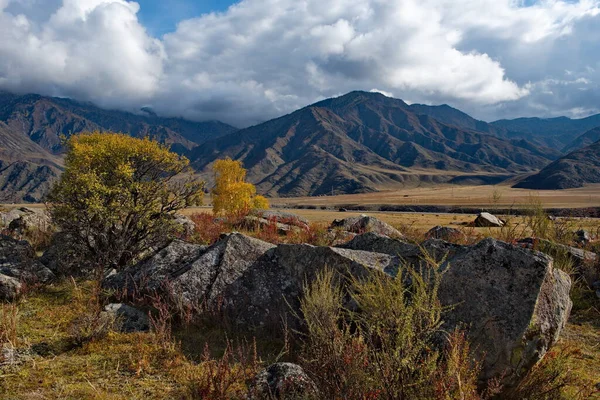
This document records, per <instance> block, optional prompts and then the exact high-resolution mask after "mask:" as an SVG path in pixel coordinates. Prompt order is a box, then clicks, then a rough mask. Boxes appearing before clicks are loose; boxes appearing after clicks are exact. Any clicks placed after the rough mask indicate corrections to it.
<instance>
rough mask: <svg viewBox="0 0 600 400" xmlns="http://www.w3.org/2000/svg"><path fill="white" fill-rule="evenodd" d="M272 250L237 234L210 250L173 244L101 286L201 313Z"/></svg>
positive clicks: (226, 237)
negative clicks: (156, 296)
mask: <svg viewBox="0 0 600 400" xmlns="http://www.w3.org/2000/svg"><path fill="white" fill-rule="evenodd" d="M273 247H275V246H274V245H272V244H269V243H266V242H263V241H261V240H258V239H254V238H251V237H248V236H244V235H242V234H239V233H233V234H229V235H224V237H223V238H222V239H221V240H219V241H218V242H217V243H215V244H214V245H212V246H210V247H207V246H198V245H194V244H191V243H186V242H183V241H180V240H175V241H173V242H171V244H169V245H168V246H167V247H165V248H164V249H162V250H160V251H159V252H158V253H156V254H155V255H153V256H151V257H149V258H147V259H146V260H144V261H142V262H140V263H138V264H137V265H134V266H133V267H130V268H128V269H125V270H124V271H122V272H120V273H117V274H114V275H111V276H109V277H107V278H106V279H105V280H104V282H103V286H104V288H106V289H112V290H115V291H122V290H123V289H126V290H127V291H128V292H129V293H132V292H134V291H135V292H137V293H136V295H140V294H142V295H143V294H152V293H164V294H168V295H169V296H173V297H175V298H176V299H177V302H178V303H180V304H181V305H184V306H186V307H191V308H193V309H196V308H198V309H204V308H207V307H211V306H213V305H215V304H216V302H218V301H219V299H220V295H221V294H222V292H223V290H224V288H226V287H227V286H228V285H229V284H230V283H231V282H232V281H234V280H236V279H238V278H239V276H240V275H241V274H242V273H243V272H244V271H245V270H246V269H247V268H248V267H249V266H250V265H252V264H254V263H256V262H257V260H258V259H259V258H260V257H262V256H263V255H264V254H265V252H267V251H268V250H269V249H271V248H273Z"/></svg>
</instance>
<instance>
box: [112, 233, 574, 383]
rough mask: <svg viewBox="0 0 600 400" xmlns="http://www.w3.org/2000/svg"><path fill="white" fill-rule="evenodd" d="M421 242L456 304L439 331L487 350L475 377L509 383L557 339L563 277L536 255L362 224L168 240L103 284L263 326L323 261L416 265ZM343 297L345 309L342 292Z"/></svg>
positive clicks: (344, 265) (564, 299)
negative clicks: (294, 235)
mask: <svg viewBox="0 0 600 400" xmlns="http://www.w3.org/2000/svg"><path fill="white" fill-rule="evenodd" d="M361 249H362V250H364V249H367V250H370V251H362V250H361ZM422 249H425V251H426V252H427V253H428V254H430V255H431V257H433V258H435V259H436V260H438V261H439V262H440V263H441V264H440V268H442V269H445V272H444V274H443V275H442V280H441V283H440V287H439V297H440V301H441V302H442V304H444V305H452V306H454V307H453V308H452V309H451V310H449V311H448V312H447V313H446V314H445V315H444V321H445V325H444V329H445V330H446V331H451V330H453V329H454V328H457V327H461V328H465V329H467V330H468V332H469V337H470V340H471V341H472V343H473V346H474V348H476V349H478V351H479V352H480V354H481V355H485V358H484V361H483V371H482V376H481V379H483V380H487V379H489V378H493V377H499V376H503V374H506V375H504V377H505V379H504V381H503V383H505V384H510V383H512V382H514V381H515V380H516V379H517V377H518V376H520V375H521V374H522V373H524V372H525V371H526V370H528V369H529V368H530V367H531V366H533V365H534V364H535V363H536V362H537V361H539V360H540V359H541V358H542V357H543V355H544V354H545V353H546V351H547V350H548V349H549V348H550V346H552V345H553V344H554V343H555V342H556V340H557V339H558V336H559V334H560V332H561V330H562V328H563V327H564V325H565V323H566V321H567V318H568V316H569V312H570V309H571V300H570V299H569V289H570V286H571V281H570V279H569V277H568V275H566V274H565V273H563V272H562V271H559V270H557V269H555V268H553V265H552V259H551V258H550V257H548V256H546V255H544V254H542V253H539V252H535V251H530V250H528V249H523V248H521V247H518V246H513V245H509V244H507V243H503V242H500V241H497V240H494V239H486V240H483V241H481V242H480V243H478V244H477V245H474V246H461V245H456V244H451V243H448V242H445V241H442V240H438V239H430V240H427V241H426V242H424V243H423V244H422V245H421V247H419V246H417V245H412V244H409V243H404V242H402V241H400V240H396V239H391V238H389V237H386V236H384V235H381V234H377V233H374V232H370V233H366V234H363V235H359V236H356V237H355V238H354V239H353V240H352V241H350V242H349V243H347V244H346V245H344V246H343V247H338V248H333V247H315V246H311V245H306V244H300V245H291V244H282V245H279V246H274V245H272V244H269V243H266V242H262V241H260V240H257V239H253V238H249V237H246V236H244V235H241V234H239V233H233V234H229V235H224V236H223V237H222V238H221V240H220V241H218V242H217V243H215V244H214V245H213V246H211V247H209V248H203V247H201V246H194V245H190V244H187V243H184V242H178V241H175V242H173V243H172V244H171V245H169V246H168V247H167V248H165V249H163V250H161V251H160V252H158V253H157V254H156V255H154V256H153V257H150V258H149V259H147V260H145V261H143V262H142V263H140V264H138V265H137V266H135V267H133V268H131V269H129V270H126V271H124V272H121V273H118V274H116V275H113V276H111V277H109V278H107V279H106V280H105V286H106V287H113V288H116V289H118V288H119V286H121V287H123V286H124V285H126V284H127V282H132V283H133V284H134V285H135V286H137V287H138V288H142V287H143V290H150V291H154V290H157V291H160V290H167V289H168V290H169V293H170V294H171V295H172V296H176V297H177V298H178V300H179V302H181V303H182V304H184V305H191V306H194V307H195V306H198V305H203V306H206V307H208V308H215V307H218V308H219V309H220V310H222V311H223V312H225V313H226V314H228V315H229V316H230V317H231V318H232V321H234V322H235V323H237V324H240V325H243V326H245V327H247V328H252V327H261V326H265V325H268V324H270V323H277V324H279V323H280V322H281V318H282V317H283V316H286V317H289V315H290V314H291V313H292V312H294V311H295V312H298V309H299V299H300V298H301V296H302V295H303V288H304V284H305V282H311V281H312V280H313V279H314V278H315V276H316V274H317V273H318V272H320V271H322V270H323V269H324V268H331V269H333V270H334V271H336V273H337V276H338V278H339V279H340V282H344V281H345V279H343V278H342V277H344V276H346V277H347V276H352V277H354V278H357V279H361V278H364V277H366V276H368V275H370V274H373V273H382V272H384V273H386V274H388V275H391V276H395V275H397V273H398V270H399V266H400V265H401V263H409V264H414V265H417V264H419V263H421V262H422V259H423V254H422V253H421V252H422ZM345 305H346V306H347V307H352V302H351V300H350V299H349V298H347V299H346V304H345ZM290 310H291V311H290ZM293 319H294V318H292V317H290V320H293Z"/></svg>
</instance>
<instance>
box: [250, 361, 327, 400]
mask: <svg viewBox="0 0 600 400" xmlns="http://www.w3.org/2000/svg"><path fill="white" fill-rule="evenodd" d="M249 389H250V390H249V392H250V393H249V396H248V399H249V400H273V399H287V400H311V399H314V400H317V399H319V398H320V396H319V391H318V389H317V385H316V384H315V382H314V381H313V380H312V379H310V377H309V376H308V375H307V374H306V372H304V370H303V369H302V367H301V366H299V365H297V364H292V363H286V362H280V363H275V364H271V365H269V366H268V367H267V368H265V369H264V370H262V371H261V372H260V373H259V374H258V375H257V376H256V378H255V379H254V381H253V382H252V384H251V385H250V388H249Z"/></svg>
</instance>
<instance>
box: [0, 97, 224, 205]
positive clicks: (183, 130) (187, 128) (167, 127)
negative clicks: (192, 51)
mask: <svg viewBox="0 0 600 400" xmlns="http://www.w3.org/2000/svg"><path fill="white" fill-rule="evenodd" d="M146 114H147V115H135V114H131V113H126V112H122V111H110V110H103V109H101V108H98V107H96V106H94V105H92V104H87V103H78V102H75V101H72V100H69V99H60V98H53V97H43V96H39V95H35V94H29V95H24V96H19V95H15V94H10V93H5V92H0V202H21V201H40V200H41V199H42V198H43V196H44V195H45V194H46V193H47V192H48V190H49V188H50V187H51V185H52V183H53V182H54V181H55V180H56V179H57V178H58V176H60V173H61V170H62V155H61V153H62V152H63V147H62V144H61V136H62V135H65V136H70V135H71V134H74V133H79V132H82V131H91V130H101V131H108V130H111V131H117V132H124V133H128V134H130V135H132V136H136V137H145V136H150V137H153V138H156V139H158V140H160V141H161V142H163V143H166V144H169V145H171V148H172V149H173V150H174V151H177V152H179V153H187V152H188V151H189V150H190V149H192V148H194V147H196V146H198V145H199V144H201V143H203V142H204V141H206V140H207V139H211V138H217V137H220V136H223V135H226V134H229V133H232V132H235V131H236V128H234V127H232V126H229V125H227V124H223V123H221V122H218V121H209V122H192V121H186V120H183V119H178V118H160V117H158V116H156V115H155V114H153V113H152V112H151V111H149V110H147V111H146Z"/></svg>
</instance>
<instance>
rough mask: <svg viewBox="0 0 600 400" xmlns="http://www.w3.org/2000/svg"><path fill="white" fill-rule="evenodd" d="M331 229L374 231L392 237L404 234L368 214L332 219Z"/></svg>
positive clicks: (400, 236)
mask: <svg viewBox="0 0 600 400" xmlns="http://www.w3.org/2000/svg"><path fill="white" fill-rule="evenodd" d="M331 228H332V229H335V228H337V229H342V230H344V231H347V232H353V233H359V234H360V233H366V232H375V233H379V234H381V235H385V236H389V237H394V238H402V237H404V235H402V233H400V231H398V230H397V229H396V228H394V227H393V226H391V225H389V224H387V223H385V222H383V221H380V220H378V219H377V218H375V217H371V216H368V215H364V214H362V215H359V216H358V217H350V218H345V219H342V220H337V219H336V220H334V221H333V222H332V223H331Z"/></svg>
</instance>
